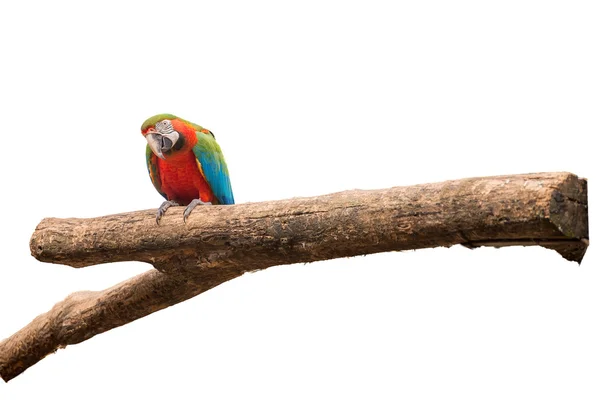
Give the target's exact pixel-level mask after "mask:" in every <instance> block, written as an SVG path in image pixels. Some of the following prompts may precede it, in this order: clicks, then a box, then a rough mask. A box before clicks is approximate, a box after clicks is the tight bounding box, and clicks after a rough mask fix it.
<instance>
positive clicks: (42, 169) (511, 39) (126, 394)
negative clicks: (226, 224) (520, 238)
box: [0, 0, 600, 400]
mask: <svg viewBox="0 0 600 400" xmlns="http://www.w3.org/2000/svg"><path fill="white" fill-rule="evenodd" d="M594 6H595V2H593V1H589V2H585V1H571V2H558V1H524V0H519V1H502V2H481V1H470V2H469V1H448V2H446V1H414V2H389V3H386V2H376V1H369V2H366V1H365V2H362V3H356V2H337V3H336V2H327V1H318V2H311V1H302V2H296V4H295V5H292V4H291V3H290V2H275V1H274V2H263V1H248V2H241V1H240V2H225V1H224V2H189V3H184V2H177V1H170V2H153V1H148V2H144V3H141V2H140V4H134V3H133V2H129V3H128V2H113V1H104V2H96V3H95V4H91V3H90V2H64V1H51V2H50V1H48V2H42V1H30V2H28V1H22V2H3V3H2V6H0V14H1V15H2V22H1V23H0V37H1V45H0V46H1V50H2V53H1V63H0V85H1V86H0V110H1V115H0V118H1V120H0V126H1V127H0V135H1V138H2V140H1V141H0V146H1V149H2V156H1V157H0V165H1V168H0V171H1V182H2V184H1V192H2V193H1V196H0V202H1V203H0V210H1V212H2V217H1V221H2V228H1V229H0V235H1V241H0V246H1V257H0V258H1V261H0V263H1V265H0V338H3V337H7V336H9V335H11V334H12V333H14V332H15V331H17V330H18V329H20V328H21V327H23V326H24V325H26V324H27V323H28V322H29V321H30V320H31V319H33V317H35V316H36V315H38V314H40V313H42V312H45V311H47V310H49V309H50V308H51V307H52V305H53V304H54V303H56V302H57V301H60V300H61V299H63V298H64V297H65V296H67V295H68V294H69V293H71V292H73V291H77V290H101V289H104V288H106V287H108V286H110V285H113V284H115V283H117V282H120V281H122V280H124V279H127V278H128V277H130V276H133V275H135V274H138V273H141V272H143V271H145V270H147V269H148V268H149V266H148V265H144V264H141V263H122V264H110V265H101V266H95V267H90V268H86V269H81V270H75V269H71V268H69V267H66V266H61V265H51V264H42V263H40V262H38V261H36V260H35V259H33V258H32V257H31V256H30V255H29V247H28V241H29V237H30V235H31V233H32V232H33V230H34V228H35V226H36V224H37V223H38V222H39V221H40V220H41V219H42V218H44V217H50V216H54V217H88V216H89V217H91V216H99V215H105V214H111V213H118V212H125V211H133V210H139V209H148V208H155V207H157V206H158V205H159V204H160V202H161V201H162V198H161V197H160V196H159V195H158V194H157V193H156V191H155V190H154V188H153V187H152V185H151V183H150V180H149V178H148V176H147V172H146V166H145V162H144V151H145V144H146V142H145V141H144V139H143V138H142V136H141V135H140V132H139V127H140V125H141V123H142V122H143V121H144V120H145V119H146V118H147V117H149V116H151V115H154V114H157V113H163V112H170V113H174V114H176V115H179V116H181V117H183V118H186V119H189V120H192V121H194V122H196V123H199V124H201V125H203V126H205V127H206V128H208V129H211V130H212V131H213V132H215V134H216V137H217V139H218V141H219V143H220V144H221V146H222V148H223V150H224V152H225V156H226V158H227V161H228V164H229V168H230V172H231V177H232V183H233V188H234V193H235V197H236V201H237V202H239V203H243V202H249V201H263V200H273V199H282V198H287V197H293V196H309V195H318V194H324V193H330V192H335V191H340V190H345V189H353V188H363V189H369V188H385V187H391V186H397V185H411V184H416V183H424V182H435V181H443V180H447V179H456V178H464V177H471V176H486V175H495V174H512V173H526V172H542V171H570V172H573V173H576V174H578V175H580V176H584V177H587V178H589V180H590V196H589V197H590V203H591V204H592V206H591V214H590V217H591V220H590V224H591V225H592V236H594V229H593V228H594V227H595V226H597V222H598V213H597V211H598V210H597V209H599V208H600V204H598V201H597V199H598V195H599V193H598V189H597V188H598V181H599V180H600V174H599V170H600V168H599V162H598V146H597V145H596V144H595V142H594V141H595V140H596V138H597V136H598V133H599V125H600V123H599V121H600V120H599V118H598V109H599V106H600V95H599V93H600V79H599V76H600V72H599V71H600V60H599V51H598V39H599V38H600V28H599V26H600V24H599V23H598V21H600V15H599V13H598V9H597V8H596V7H594ZM593 239H594V238H593V237H592V247H591V249H590V250H589V251H588V254H587V256H586V258H585V259H584V261H583V263H582V265H581V266H580V267H579V266H577V264H576V263H571V262H567V261H565V260H563V259H562V258H561V257H560V256H558V255H557V254H556V253H554V252H552V251H549V250H544V249H541V248H507V249H502V250H495V249H481V250H472V251H471V250H467V249H465V248H461V247H454V248H450V249H445V248H440V249H433V250H422V251H416V252H415V251H413V252H403V253H390V254H380V255H374V256H367V257H359V258H352V259H341V260H334V261H328V262H319V263H313V264H308V265H293V266H281V267H275V268H272V269H269V270H267V271H263V272H259V273H255V274H250V275H245V276H243V277H241V278H238V279H235V280H234V281H231V282H228V283H225V284H223V285H221V286H219V287H217V288H215V289H213V290H211V291H209V292H207V293H205V294H202V295H200V296H198V297H196V298H194V299H192V300H190V301H187V302H185V303H183V304H180V305H177V306H175V307H171V308H169V309H167V310H164V311H161V312H158V313H156V314H153V315H151V316H148V317H146V318H143V319H141V320H139V321H136V322H134V323H131V324H128V325H126V326H124V327H120V328H117V329H115V330H113V331H110V332H107V333H104V334H101V335H99V336H96V337H94V338H93V339H91V340H89V341H86V342H84V343H82V344H79V345H76V346H71V347H68V348H67V349H66V350H60V351H58V352H57V353H56V354H54V355H51V356H49V357H47V358H46V359H44V360H43V361H41V362H40V363H38V364H37V365H35V366H33V367H32V368H30V369H29V370H27V371H26V372H25V373H24V374H23V375H21V376H19V377H18V378H16V379H14V380H13V381H11V382H10V383H8V384H4V383H0V398H2V399H33V398H61V399H65V400H66V399H86V400H92V399H107V398H143V399H172V398H182V399H188V398H206V399H236V398H250V399H288V398H289V399H296V398H298V399H300V398H301V399H331V398H340V399H341V398H380V399H384V398H400V397H402V398H410V399H439V398H460V399H506V398H511V399H531V398H545V399H566V398H571V399H592V398H594V399H597V398H598V397H599V396H600V385H599V384H598V382H599V379H600V341H599V338H600V325H599V324H598V315H599V313H600V289H599V287H600V268H599V266H598V260H599V257H598V252H597V251H596V248H595V247H594V244H595V243H594V240H593Z"/></svg>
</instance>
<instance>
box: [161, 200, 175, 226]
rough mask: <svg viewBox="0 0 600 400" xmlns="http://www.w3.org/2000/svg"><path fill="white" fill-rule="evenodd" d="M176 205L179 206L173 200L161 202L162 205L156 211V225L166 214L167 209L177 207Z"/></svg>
mask: <svg viewBox="0 0 600 400" xmlns="http://www.w3.org/2000/svg"><path fill="white" fill-rule="evenodd" d="M178 205H180V204H179V203H178V202H176V201H173V200H167V201H163V203H162V204H161V205H160V207H158V210H156V225H158V222H159V221H160V219H161V218H162V217H163V215H165V213H166V212H167V210H168V209H169V207H171V206H178Z"/></svg>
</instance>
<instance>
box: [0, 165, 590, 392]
mask: <svg viewBox="0 0 600 400" xmlns="http://www.w3.org/2000/svg"><path fill="white" fill-rule="evenodd" d="M182 210H183V208H175V207H174V208H172V209H170V210H169V212H168V213H167V215H165V216H164V217H163V219H162V220H161V224H160V225H159V226H157V225H156V223H155V220H154V216H155V211H154V210H147V211H137V212H131V213H125V214H118V215H111V216H105V217H99V218H89V219H77V218H69V219H55V218H48V219H44V220H43V221H42V222H40V224H39V225H38V227H37V228H36V230H35V232H34V233H33V236H32V238H31V242H30V246H31V253H32V255H33V256H34V257H36V258H37V259H38V260H40V261H45V262H52V263H60V264H66V265H70V266H72V267H85V266H88V265H94V264H100V263H107V262H116V261H143V262H147V263H150V264H152V265H154V267H156V269H157V270H158V271H157V270H151V271H148V272H146V273H144V274H141V275H138V276H136V277H134V278H131V279H129V280H127V281H124V282H122V283H120V284H118V285H116V286H113V287H112V288H109V289H106V290H103V291H100V292H77V293H73V294H71V295H70V296H68V297H67V298H66V299H65V300H63V301H62V302H60V303H58V304H56V305H55V306H54V307H53V308H52V309H51V310H50V311H49V312H47V313H45V314H42V315H40V316H38V317H37V318H36V319H34V320H33V321H32V322H31V323H30V324H29V325H27V326H26V327H25V328H23V329H22V330H20V331H19V332H17V333H15V334H14V335H13V336H11V337H9V338H8V339H5V340H4V341H3V342H0V376H2V378H3V379H4V380H5V381H8V380H10V379H12V378H14V377H15V376H17V375H19V374H20V373H21V372H23V371H24V370H26V369H27V368H28V367H30V366H31V365H33V364H35V363H36V362H37V361H39V360H41V359H42V358H43V357H45V356H46V355H48V354H50V353H52V352H54V351H56V350H57V349H59V348H63V347H65V346H67V345H69V344H75V343H79V342H81V341H83V340H86V339H89V338H91V337H92V336H94V335H96V334H98V333H102V332H105V331H107V330H109V329H112V328H115V327H117V326H121V325H124V324H126V323H128V322H131V321H133V320H135V319H138V318H141V317H143V316H145V315H148V314H150V313H153V312H155V311H158V310H160V309H163V308H166V307H168V306H171V305H173V304H176V303H178V302H181V301H184V300H186V299H189V298H191V297H194V296H196V295H198V294H200V293H202V292H204V291H206V290H208V289H210V288H212V287H215V286H217V285H219V284H221V283H223V282H225V281H227V280H229V279H233V278H235V277H237V276H239V275H241V274H243V273H244V272H247V271H253V270H258V269H264V268H268V267H270V266H274V265H281V264H292V263H298V262H311V261H318V260H327V259H332V258H338V257H350V256H356V255H362V254H370V253H378V252H386V251H398V250H408V249H419V248H426V247H436V246H452V245H455V244H462V245H465V246H467V247H471V248H474V247H479V246H494V247H502V246H514V245H541V246H544V247H547V248H550V249H553V250H556V251H557V252H558V253H560V254H561V255H562V256H563V257H565V258H566V259H568V260H572V261H577V262H580V261H581V259H582V258H583V255H584V253H585V250H586V248H587V246H588V244H589V234H588V209H587V182H586V181H585V180H584V179H579V178H578V177H577V176H575V175H573V174H570V173H540V174H525V175H507V176H496V177H487V178H470V179H461V180H455V181H448V182H442V183H433V184H423V185H416V186H408V187H395V188H391V189H385V190H370V191H361V190H353V191H347V192H341V193H334V194H330V195H325V196H319V197H312V198H294V199H289V200H281V201H271V202H263V203H247V204H239V205H235V206H211V207H199V208H197V209H196V210H194V212H193V213H192V215H191V216H190V218H189V219H188V222H187V223H186V224H184V223H183V220H182ZM159 271H162V272H159Z"/></svg>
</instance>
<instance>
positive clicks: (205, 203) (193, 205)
mask: <svg viewBox="0 0 600 400" xmlns="http://www.w3.org/2000/svg"><path fill="white" fill-rule="evenodd" d="M198 204H202V205H203V206H211V205H212V203H211V202H210V201H202V200H200V199H194V200H192V201H191V203H190V204H189V205H188V206H187V208H186V209H185V211H184V212H183V222H184V223H185V221H186V220H187V219H188V217H189V216H190V214H191V213H192V210H193V209H194V208H196V206H197V205H198Z"/></svg>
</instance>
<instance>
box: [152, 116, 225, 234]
mask: <svg viewBox="0 0 600 400" xmlns="http://www.w3.org/2000/svg"><path fill="white" fill-rule="evenodd" d="M142 135H144V137H145V138H146V140H147V141H148V144H147V145H146V164H147V167H148V174H150V179H151V180H152V183H153V184H154V187H155V188H156V190H157V191H158V193H160V194H161V195H162V196H163V197H164V198H165V199H166V201H164V202H163V203H162V204H161V205H160V207H159V208H158V210H157V212H156V223H157V224H158V223H159V221H160V219H161V218H162V216H163V215H164V214H165V212H166V211H167V209H168V208H169V207H171V206H177V205H182V206H183V205H187V207H186V209H185V211H184V212H183V221H184V222H185V221H186V220H187V218H188V217H189V215H190V214H191V212H192V210H193V209H194V207H196V206H197V205H199V204H234V200H233V192H232V191H231V182H230V181H229V171H228V170H227V164H226V163H225V157H223V152H222V151H221V147H220V146H219V145H218V144H217V141H216V140H215V135H213V133H212V132H211V131H209V130H208V129H204V128H203V127H201V126H200V125H196V124H194V123H192V122H189V121H186V120H184V119H181V118H178V117H176V116H174V115H171V114H159V115H155V116H153V117H150V118H148V119H147V120H146V121H145V122H144V123H143V124H142Z"/></svg>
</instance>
